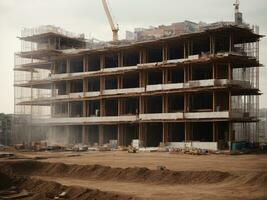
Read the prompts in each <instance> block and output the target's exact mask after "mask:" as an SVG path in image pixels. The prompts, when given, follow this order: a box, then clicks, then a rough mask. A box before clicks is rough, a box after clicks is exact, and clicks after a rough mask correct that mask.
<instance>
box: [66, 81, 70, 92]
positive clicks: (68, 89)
mask: <svg viewBox="0 0 267 200" xmlns="http://www.w3.org/2000/svg"><path fill="white" fill-rule="evenodd" d="M70 92H71V82H70V81H68V80H67V81H66V94H69V93H70Z"/></svg>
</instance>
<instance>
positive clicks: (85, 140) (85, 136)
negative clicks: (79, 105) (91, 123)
mask: <svg viewBox="0 0 267 200" xmlns="http://www.w3.org/2000/svg"><path fill="white" fill-rule="evenodd" d="M88 141H89V133H88V127H87V126H86V125H83V128H82V143H83V144H85V145H88V144H89V142H88Z"/></svg>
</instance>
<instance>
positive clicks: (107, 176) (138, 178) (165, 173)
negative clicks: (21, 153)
mask: <svg viewBox="0 0 267 200" xmlns="http://www.w3.org/2000/svg"><path fill="white" fill-rule="evenodd" d="M5 167H7V168H9V169H11V170H12V171H13V172H16V173H18V174H20V175H29V176H30V175H32V176H50V177H51V176H52V177H53V176H54V177H71V178H79V179H96V180H111V181H129V182H146V183H156V184H199V183H205V184H211V183H219V182H222V181H224V180H225V179H228V178H233V177H234V175H232V174H230V173H228V172H220V171H171V170H150V169H147V168H138V167H134V168H125V169H123V168H111V167H107V166H101V165H67V164H63V163H46V162H38V161H17V162H9V163H6V164H5V165H4V166H2V168H5Z"/></svg>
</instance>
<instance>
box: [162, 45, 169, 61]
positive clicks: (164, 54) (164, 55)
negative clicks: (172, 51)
mask: <svg viewBox="0 0 267 200" xmlns="http://www.w3.org/2000/svg"><path fill="white" fill-rule="evenodd" d="M168 57H169V56H168V46H167V45H165V46H164V47H163V48H162V60H163V62H164V61H167V60H168Z"/></svg>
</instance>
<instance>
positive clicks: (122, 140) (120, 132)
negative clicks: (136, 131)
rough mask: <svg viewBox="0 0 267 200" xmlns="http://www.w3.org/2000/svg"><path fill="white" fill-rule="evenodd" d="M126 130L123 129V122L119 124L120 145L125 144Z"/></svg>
mask: <svg viewBox="0 0 267 200" xmlns="http://www.w3.org/2000/svg"><path fill="white" fill-rule="evenodd" d="M124 134H125V133H124V131H123V124H118V137H117V138H118V145H119V146H125V143H124Z"/></svg>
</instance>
